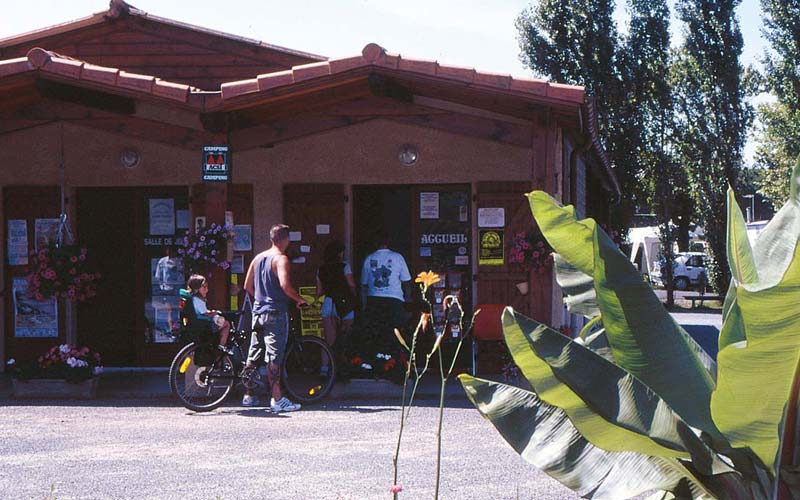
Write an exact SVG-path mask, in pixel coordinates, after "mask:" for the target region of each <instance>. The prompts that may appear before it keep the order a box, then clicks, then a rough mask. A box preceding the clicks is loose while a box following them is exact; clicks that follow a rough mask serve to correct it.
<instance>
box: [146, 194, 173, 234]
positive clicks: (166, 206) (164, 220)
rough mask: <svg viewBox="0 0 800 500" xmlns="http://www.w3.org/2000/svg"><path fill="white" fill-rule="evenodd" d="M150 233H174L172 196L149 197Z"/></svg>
mask: <svg viewBox="0 0 800 500" xmlns="http://www.w3.org/2000/svg"><path fill="white" fill-rule="evenodd" d="M148 201H149V202H150V234H151V235H156V236H158V235H161V236H163V235H168V234H169V235H172V234H175V200H173V199H172V198H150V200H148Z"/></svg>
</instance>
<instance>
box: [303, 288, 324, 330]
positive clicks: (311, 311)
mask: <svg viewBox="0 0 800 500" xmlns="http://www.w3.org/2000/svg"><path fill="white" fill-rule="evenodd" d="M297 293H299V294H300V296H301V297H303V299H304V300H305V301H306V302H308V307H304V308H303V309H300V330H301V332H302V335H315V336H317V337H322V338H325V334H324V332H323V331H322V303H323V302H324V301H325V296H324V295H317V287H316V286H301V287H299V288H298V289H297Z"/></svg>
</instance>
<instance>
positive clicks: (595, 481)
mask: <svg viewBox="0 0 800 500" xmlns="http://www.w3.org/2000/svg"><path fill="white" fill-rule="evenodd" d="M458 379H459V380H460V381H461V384H462V385H463V386H464V390H465V392H466V393H467V396H468V397H469V399H470V401H472V404H474V405H475V407H476V408H477V409H478V411H479V412H480V413H481V415H483V416H484V417H485V418H486V419H488V420H489V421H490V422H492V424H493V425H494V426H495V428H496V429H497V430H498V432H500V435H502V436H503V439H505V440H506V441H507V442H508V444H510V445H511V447H512V448H513V449H514V450H515V451H516V452H517V453H519V454H520V455H521V456H522V458H523V459H525V460H526V461H527V462H529V463H531V464H533V465H535V466H536V467H537V468H539V469H541V470H542V471H544V472H545V473H547V474H548V475H550V476H551V477H553V478H554V479H556V480H558V481H559V482H561V483H562V484H563V485H565V486H566V487H568V488H570V489H572V490H574V491H576V492H577V493H578V494H580V495H581V496H583V497H584V498H591V499H596V500H603V499H615V500H616V499H622V498H630V497H633V496H636V495H639V494H642V493H645V492H648V491H651V490H660V491H661V492H660V494H659V498H696V499H701V498H714V495H713V494H712V493H711V492H710V491H709V490H708V489H706V488H705V487H704V486H703V483H702V482H701V481H700V480H699V479H698V478H697V477H696V476H695V475H694V474H692V472H691V471H689V470H688V469H687V468H686V467H685V466H684V465H683V464H682V463H681V462H680V461H679V460H676V459H674V458H660V457H652V456H648V455H644V454H640V453H634V452H619V451H617V452H614V451H606V450H603V449H602V448H598V447H596V446H594V445H593V444H592V443H590V442H589V441H587V440H586V439H585V438H584V437H583V436H581V434H580V432H578V429H576V428H575V426H574V425H573V424H572V422H571V421H570V419H569V417H568V416H567V413H566V412H565V411H564V410H562V409H560V408H558V407H556V406H552V405H549V404H547V403H545V402H544V401H542V400H541V399H540V398H539V397H538V396H537V395H536V394H535V393H533V392H530V391H526V390H524V389H520V388H518V387H514V386H510V385H505V384H501V383H499V382H492V381H489V380H482V379H477V378H474V377H471V376H469V375H466V374H462V375H459V377H458ZM673 490H678V491H682V490H688V491H689V495H688V496H676V495H673V494H671V493H670V494H669V496H667V493H668V492H672V491H673Z"/></svg>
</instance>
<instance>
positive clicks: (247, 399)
mask: <svg viewBox="0 0 800 500" xmlns="http://www.w3.org/2000/svg"><path fill="white" fill-rule="evenodd" d="M242 406H258V398H257V397H255V396H251V395H250V394H245V395H244V397H243V398H242Z"/></svg>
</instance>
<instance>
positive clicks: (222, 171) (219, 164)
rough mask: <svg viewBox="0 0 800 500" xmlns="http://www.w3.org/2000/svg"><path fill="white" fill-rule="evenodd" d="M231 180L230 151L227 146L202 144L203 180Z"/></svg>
mask: <svg viewBox="0 0 800 500" xmlns="http://www.w3.org/2000/svg"><path fill="white" fill-rule="evenodd" d="M230 181H231V152H230V149H229V148H228V146H203V182H230Z"/></svg>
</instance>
